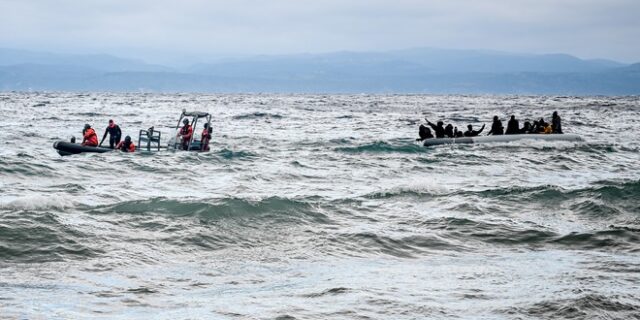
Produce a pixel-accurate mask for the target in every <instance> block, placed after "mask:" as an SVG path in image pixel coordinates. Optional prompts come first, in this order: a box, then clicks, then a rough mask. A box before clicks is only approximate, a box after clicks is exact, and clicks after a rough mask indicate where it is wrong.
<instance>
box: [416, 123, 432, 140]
mask: <svg viewBox="0 0 640 320" xmlns="http://www.w3.org/2000/svg"><path fill="white" fill-rule="evenodd" d="M418 135H419V136H420V138H418V139H416V141H423V140H427V139H433V134H431V130H430V129H429V128H427V127H425V125H424V124H421V125H420V127H419V128H418Z"/></svg>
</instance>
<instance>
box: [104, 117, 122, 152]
mask: <svg viewBox="0 0 640 320" xmlns="http://www.w3.org/2000/svg"><path fill="white" fill-rule="evenodd" d="M107 134H109V148H111V149H113V147H115V146H117V145H118V144H120V137H122V131H121V130H120V126H118V125H117V124H116V123H115V122H113V120H109V125H108V126H107V129H105V130H104V135H102V141H100V146H102V143H103V142H104V139H105V138H107Z"/></svg>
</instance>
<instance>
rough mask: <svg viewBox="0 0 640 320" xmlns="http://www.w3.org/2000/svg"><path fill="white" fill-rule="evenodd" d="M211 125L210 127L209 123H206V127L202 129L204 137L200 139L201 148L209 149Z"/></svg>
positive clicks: (203, 149)
mask: <svg viewBox="0 0 640 320" xmlns="http://www.w3.org/2000/svg"><path fill="white" fill-rule="evenodd" d="M211 131H212V129H211V127H209V124H208V123H205V124H204V129H203V130H202V138H201V139H200V150H202V151H209V141H211Z"/></svg>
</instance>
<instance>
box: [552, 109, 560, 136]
mask: <svg viewBox="0 0 640 320" xmlns="http://www.w3.org/2000/svg"><path fill="white" fill-rule="evenodd" d="M561 122H562V121H561V119H560V116H559V115H558V111H554V112H553V115H552V116H551V128H552V131H553V133H558V134H562V123H561Z"/></svg>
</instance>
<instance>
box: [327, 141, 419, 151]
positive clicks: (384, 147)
mask: <svg viewBox="0 0 640 320" xmlns="http://www.w3.org/2000/svg"><path fill="white" fill-rule="evenodd" d="M334 150H335V151H337V152H343V153H424V152H427V151H428V149H427V148H425V147H423V146H421V145H418V144H415V143H408V144H403V145H392V144H389V143H388V142H384V141H376V142H372V143H367V144H361V145H358V146H355V147H339V148H335V149H334Z"/></svg>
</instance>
